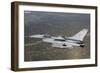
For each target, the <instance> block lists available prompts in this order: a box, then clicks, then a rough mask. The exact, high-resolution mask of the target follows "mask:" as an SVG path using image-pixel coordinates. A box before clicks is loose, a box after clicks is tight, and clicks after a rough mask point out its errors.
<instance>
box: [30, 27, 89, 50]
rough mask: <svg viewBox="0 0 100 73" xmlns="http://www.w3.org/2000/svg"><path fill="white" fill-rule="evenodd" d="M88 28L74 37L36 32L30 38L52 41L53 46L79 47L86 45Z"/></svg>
mask: <svg viewBox="0 0 100 73" xmlns="http://www.w3.org/2000/svg"><path fill="white" fill-rule="evenodd" d="M87 32H88V29H83V30H81V31H80V32H78V33H77V34H75V35H74V36H72V37H65V36H56V37H55V36H50V35H48V34H36V35H31V36H29V38H40V39H41V40H42V42H46V43H51V46H52V47H58V48H73V47H74V46H77V47H84V46H85V43H84V41H83V40H84V37H85V36H86V34H87Z"/></svg>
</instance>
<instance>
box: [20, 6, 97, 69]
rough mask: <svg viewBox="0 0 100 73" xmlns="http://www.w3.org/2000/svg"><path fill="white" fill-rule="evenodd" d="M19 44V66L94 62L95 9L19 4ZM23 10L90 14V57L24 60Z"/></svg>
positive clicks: (48, 65) (67, 64)
mask: <svg viewBox="0 0 100 73" xmlns="http://www.w3.org/2000/svg"><path fill="white" fill-rule="evenodd" d="M18 8H19V12H18V13H19V15H18V16H19V18H18V19H19V20H18V21H19V22H18V24H19V30H18V32H19V36H18V37H19V39H18V40H19V42H18V44H19V46H18V52H19V54H18V62H19V68H35V67H51V66H64V65H66V66H71V65H84V64H95V46H96V43H95V40H93V39H95V38H96V37H95V31H94V30H96V29H95V27H96V26H95V23H96V21H95V15H96V14H95V10H94V9H85V8H67V7H66V8H65V7H50V6H37V5H33V6H28V5H19V6H18ZM24 10H30V11H46V12H65V13H66V12H70V13H84V14H85V13H89V14H90V15H91V17H90V18H91V19H90V21H91V22H90V25H91V27H90V31H91V32H90V35H91V39H90V40H91V42H90V45H91V46H90V48H91V51H90V59H76V60H54V61H33V62H24Z"/></svg>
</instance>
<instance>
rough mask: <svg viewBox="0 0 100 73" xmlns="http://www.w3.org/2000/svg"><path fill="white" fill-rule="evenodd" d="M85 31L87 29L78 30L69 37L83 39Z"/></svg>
mask: <svg viewBox="0 0 100 73" xmlns="http://www.w3.org/2000/svg"><path fill="white" fill-rule="evenodd" d="M87 32H88V29H83V30H81V31H80V32H78V33H77V34H75V35H74V36H72V37H71V38H72V39H75V40H80V41H83V39H84V37H85V36H86V34H87Z"/></svg>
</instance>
